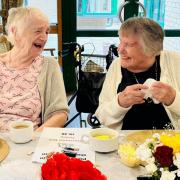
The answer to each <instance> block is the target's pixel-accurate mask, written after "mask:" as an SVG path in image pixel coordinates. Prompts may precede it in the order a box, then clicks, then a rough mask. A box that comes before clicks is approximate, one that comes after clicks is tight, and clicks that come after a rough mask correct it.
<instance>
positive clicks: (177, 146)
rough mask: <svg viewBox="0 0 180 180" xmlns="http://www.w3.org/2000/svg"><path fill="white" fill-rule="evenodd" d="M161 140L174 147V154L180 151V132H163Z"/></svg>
mask: <svg viewBox="0 0 180 180" xmlns="http://www.w3.org/2000/svg"><path fill="white" fill-rule="evenodd" d="M160 142H161V143H162V144H164V145H166V146H169V147H171V148H173V154H176V153H180V133H178V134H175V135H172V134H162V135H161V137H160Z"/></svg>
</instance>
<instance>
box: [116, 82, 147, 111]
mask: <svg viewBox="0 0 180 180" xmlns="http://www.w3.org/2000/svg"><path fill="white" fill-rule="evenodd" d="M147 88H148V87H147V86H145V85H142V84H134V85H131V86H127V87H126V88H125V89H124V91H122V92H121V93H119V96H118V103H119V105H120V106H121V107H124V108H128V107H130V106H132V105H134V104H142V103H144V95H145V94H144V92H143V91H141V89H147Z"/></svg>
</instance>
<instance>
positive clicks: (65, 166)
mask: <svg viewBox="0 0 180 180" xmlns="http://www.w3.org/2000/svg"><path fill="white" fill-rule="evenodd" d="M41 173H42V179H43V180H106V179H107V178H106V176H104V175H103V174H101V172H100V171H99V170H98V169H96V168H95V167H94V165H93V164H92V163H91V162H90V161H81V160H80V159H77V158H71V157H68V156H66V155H65V154H62V153H56V154H54V155H53V156H52V157H51V158H49V159H48V160H47V161H46V163H44V164H43V165H42V167H41Z"/></svg>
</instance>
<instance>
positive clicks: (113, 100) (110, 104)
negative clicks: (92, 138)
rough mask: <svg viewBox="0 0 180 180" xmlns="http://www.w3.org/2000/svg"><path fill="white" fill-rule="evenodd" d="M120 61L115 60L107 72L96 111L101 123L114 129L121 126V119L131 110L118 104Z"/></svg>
mask: <svg viewBox="0 0 180 180" xmlns="http://www.w3.org/2000/svg"><path fill="white" fill-rule="evenodd" d="M119 61H120V60H119V59H116V60H114V61H113V63H112V64H111V66H110V68H109V70H108V72H107V74H106V78H105V81H104V84H103V88H102V91H101V94H100V96H99V107H98V108H97V110H96V113H95V115H96V116H97V118H98V119H99V120H100V122H101V124H103V125H105V126H108V127H111V128H114V129H117V128H121V126H122V122H121V120H122V119H123V117H124V116H125V114H126V113H127V111H128V110H129V108H123V107H120V106H119V104H118V94H117V88H118V85H119V83H120V81H121V72H120V68H121V67H120V63H119Z"/></svg>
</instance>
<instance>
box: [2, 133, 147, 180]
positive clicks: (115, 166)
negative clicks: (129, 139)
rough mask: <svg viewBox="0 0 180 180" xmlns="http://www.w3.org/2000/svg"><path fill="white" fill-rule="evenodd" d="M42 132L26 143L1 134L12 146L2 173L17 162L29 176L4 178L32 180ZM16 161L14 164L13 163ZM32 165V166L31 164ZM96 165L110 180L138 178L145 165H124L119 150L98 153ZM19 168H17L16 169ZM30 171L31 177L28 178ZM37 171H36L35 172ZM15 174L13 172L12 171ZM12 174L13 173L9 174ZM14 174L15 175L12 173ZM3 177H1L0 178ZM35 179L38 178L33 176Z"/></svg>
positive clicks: (38, 166)
mask: <svg viewBox="0 0 180 180" xmlns="http://www.w3.org/2000/svg"><path fill="white" fill-rule="evenodd" d="M130 132H131V131H121V133H123V134H127V133H130ZM39 136H40V134H39V133H36V134H35V135H34V139H33V140H32V141H31V142H29V143H26V144H15V143H13V142H11V140H10V139H9V136H8V134H0V138H3V139H5V140H6V141H7V143H8V144H9V146H10V152H9V155H8V156H7V157H6V159H5V160H4V161H3V162H2V163H1V166H0V175H1V173H2V172H1V171H2V170H4V169H3V168H4V167H5V166H7V165H9V167H11V168H12V167H13V165H14V164H15V163H16V165H17V166H18V167H17V168H20V169H21V171H22V172H24V171H26V172H27V177H22V179H17V178H16V177H12V179H3V180H30V177H32V176H33V175H34V174H33V173H32V172H31V170H32V169H31V168H36V170H37V171H40V170H39V169H40V164H35V163H32V162H31V158H32V153H33V152H34V150H35V148H36V144H37V142H38V139H39ZM13 163H14V164H13ZM31 165H32V166H31ZM96 166H97V168H98V169H99V170H101V172H102V173H103V174H105V175H106V176H107V178H108V180H127V179H128V180H136V177H137V176H138V175H142V174H143V173H145V172H144V168H143V167H137V168H129V167H127V166H125V165H123V164H122V163H121V162H120V160H119V156H118V154H117V152H112V153H104V154H103V153H96ZM28 168H29V170H28ZM16 170H17V169H16ZM28 173H29V176H30V177H29V178H28ZM34 173H36V172H34ZM12 174H13V173H12ZM9 175H11V174H9ZM12 176H13V175H12ZM0 179H1V178H0ZM33 180H36V179H34V178H33Z"/></svg>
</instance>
